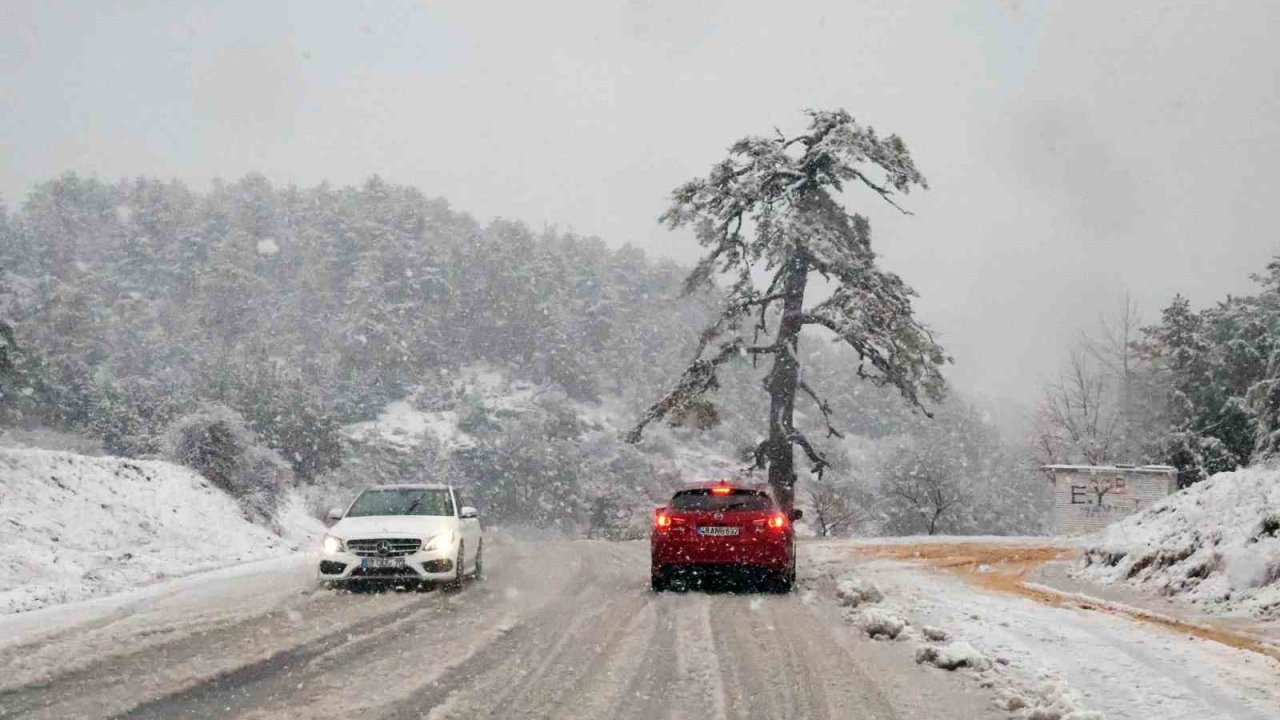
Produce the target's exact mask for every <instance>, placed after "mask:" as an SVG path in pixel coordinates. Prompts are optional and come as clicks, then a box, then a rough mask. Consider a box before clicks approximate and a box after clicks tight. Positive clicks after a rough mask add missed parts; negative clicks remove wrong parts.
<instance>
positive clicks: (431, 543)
mask: <svg viewBox="0 0 1280 720" xmlns="http://www.w3.org/2000/svg"><path fill="white" fill-rule="evenodd" d="M452 542H453V535H452V534H451V533H449V532H448V531H445V532H442V533H440V534H439V535H433V536H432V537H429V538H427V542H426V544H425V545H423V546H422V549H423V550H425V551H435V550H448V549H449V546H450V545H451V544H452Z"/></svg>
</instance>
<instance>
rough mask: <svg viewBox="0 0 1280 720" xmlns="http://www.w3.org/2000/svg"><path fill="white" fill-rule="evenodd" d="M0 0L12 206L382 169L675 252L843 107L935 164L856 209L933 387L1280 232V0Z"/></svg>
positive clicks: (1, 155) (501, 207)
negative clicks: (732, 196)
mask: <svg viewBox="0 0 1280 720" xmlns="http://www.w3.org/2000/svg"><path fill="white" fill-rule="evenodd" d="M3 4H4V7H3V16H4V17H3V20H2V21H0V197H3V198H4V200H5V202H6V203H7V204H9V205H11V206H12V205H16V204H19V203H20V202H21V200H22V198H23V196H24V194H25V192H26V189H27V188H29V187H30V186H31V185H32V184H33V183H35V182H39V181H41V180H46V179H50V178H52V177H54V176H56V175H58V174H60V173H62V172H64V171H67V170H74V171H77V172H79V173H81V174H86V175H94V176H97V177H99V178H101V179H104V180H115V179H118V178H120V177H122V176H134V175H154V176H160V177H162V178H170V177H176V178H180V179H182V180H185V181H188V182H190V183H192V184H194V185H197V186H199V187H204V186H206V185H207V183H208V181H209V180H210V179H211V178H215V177H222V178H228V179H234V178H238V177H240V176H242V175H244V174H246V173H248V172H251V171H257V172H261V173H263V174H265V175H266V176H267V177H269V178H270V179H272V180H274V181H277V182H280V183H299V184H311V183H315V182H318V181H321V180H326V179H327V180H330V181H332V182H335V183H358V182H360V181H362V180H363V179H365V178H367V177H368V176H369V175H372V174H374V173H377V174H379V175H381V176H383V177H384V178H386V179H388V180H391V181H394V182H402V183H409V184H413V185H417V186H419V187H420V188H422V189H423V191H425V192H426V193H427V194H429V195H438V196H442V197H445V198H447V199H449V201H450V202H451V203H452V204H453V205H454V206H455V207H456V208H458V209H461V210H465V211H468V212H470V213H472V214H473V215H476V216H477V217H478V218H480V219H481V220H487V219H490V218H493V217H495V216H502V217H506V218H511V219H519V220H523V221H525V222H526V223H528V224H529V225H531V226H533V227H535V228H541V227H542V226H544V225H556V226H559V227H561V228H564V229H571V230H574V231H576V232H578V233H581V234H586V235H597V236H600V237H601V238H603V239H605V240H606V241H608V242H610V243H614V244H621V243H624V242H630V243H634V244H636V245H640V246H642V247H645V248H646V249H648V250H650V251H651V252H652V253H654V254H659V255H664V256H668V257H674V258H676V259H678V260H681V261H686V262H687V261H690V260H692V258H693V257H695V253H696V251H697V248H696V246H695V245H694V244H693V243H692V241H691V239H690V238H689V237H688V236H686V235H683V234H676V235H672V234H669V233H667V232H666V231H665V230H664V229H662V228H661V227H660V226H658V224H657V223H656V217H657V216H658V215H659V214H660V213H661V212H662V210H663V209H664V207H665V204H666V198H667V193H668V192H669V191H670V190H671V188H673V187H674V186H676V185H677V184H679V183H681V182H683V181H685V180H687V179H689V178H691V177H693V176H695V175H699V174H703V173H705V171H706V170H707V168H708V167H709V166H710V164H711V163H712V162H714V161H716V160H717V159H719V158H720V157H722V156H723V152H724V148H725V147H726V146H727V145H728V144H729V143H730V142H732V141H733V140H734V139H736V138H738V137H740V136H742V135H745V134H763V133H770V132H772V128H773V127H774V126H778V127H781V128H783V129H794V128H797V127H799V126H800V125H801V124H802V123H803V121H804V118H803V117H802V116H801V114H800V113H801V111H802V110H803V109H804V108H810V107H813V108H835V107H843V108H845V109H847V110H849V111H850V112H851V113H853V114H854V116H855V117H857V118H858V119H859V120H861V121H863V122H865V123H868V124H871V125H873V126H875V127H876V128H877V129H878V130H880V131H881V132H882V133H889V132H895V133H898V134H900V135H901V136H902V137H903V138H904V139H905V140H906V141H907V144H908V146H909V147H910V148H911V150H912V152H913V154H914V155H915V158H916V162H917V164H918V166H919V167H920V168H921V169H922V170H923V171H924V173H925V174H926V176H927V177H928V179H929V183H930V190H929V191H927V192H924V193H920V194H913V195H912V196H910V197H909V198H907V199H906V201H905V204H906V205H907V206H908V207H909V208H910V209H911V210H912V211H914V213H915V215H914V216H912V217H905V216H900V215H897V214H896V213H894V212H892V211H886V209H884V208H882V207H878V206H877V205H876V202H875V201H874V199H873V198H872V197H870V196H868V195H866V194H865V193H850V194H849V195H848V197H847V200H848V202H849V204H850V207H851V208H852V209H854V210H860V211H863V212H865V213H867V214H869V215H870V216H871V217H872V220H873V224H874V230H875V236H876V240H875V246H876V248H877V250H878V251H879V252H880V253H881V255H882V259H883V262H884V263H885V264H886V265H887V266H888V267H889V268H890V269H892V270H895V271H897V272H898V273H900V274H901V275H903V276H904V278H906V280H907V281H908V282H909V283H910V284H912V285H913V286H914V287H915V288H916V289H917V290H918V291H919V292H920V295H921V298H920V299H919V302H918V307H919V311H920V313H921V315H922V317H923V319H924V320H925V321H926V322H927V323H929V324H930V325H932V326H933V327H934V328H935V329H936V330H937V331H938V332H939V333H940V334H941V336H942V339H943V342H944V344H945V345H946V346H947V347H948V349H949V350H950V352H951V353H952V354H953V355H954V356H955V358H956V362H957V364H956V366H955V367H954V369H953V370H952V372H951V375H952V377H953V378H955V381H956V383H957V384H958V385H959V386H960V387H961V388H963V389H966V390H968V391H970V392H974V393H980V394H984V395H989V396H993V397H1003V398H1009V399H1014V400H1023V401H1029V400H1030V399H1031V397H1030V396H1031V395H1032V394H1033V393H1034V392H1035V388H1036V387H1037V384H1038V383H1039V382H1040V381H1041V380H1042V379H1043V378H1045V377H1046V376H1047V375H1049V374H1050V373H1052V372H1053V371H1054V369H1055V368H1056V367H1057V365H1058V364H1059V362H1060V360H1061V358H1062V356H1063V354H1064V353H1065V351H1066V349H1067V347H1068V346H1069V345H1070V343H1071V342H1072V340H1073V338H1074V336H1075V335H1076V333H1077V332H1078V331H1079V329H1081V328H1082V327H1084V326H1086V325H1088V324H1090V323H1091V322H1093V321H1094V320H1095V319H1096V317H1097V316H1098V315H1099V313H1102V312H1104V311H1106V310H1108V309H1109V308H1114V307H1116V306H1118V305H1119V303H1120V299H1121V297H1122V296H1123V294H1124V293H1125V292H1126V291H1128V292H1130V293H1132V295H1133V297H1134V298H1135V300H1137V301H1138V303H1139V304H1140V305H1141V307H1142V309H1143V311H1144V314H1145V316H1146V317H1147V318H1148V319H1154V318H1155V317H1156V316H1157V315H1158V311H1159V308H1160V307H1161V306H1162V305H1163V304H1164V303H1166V302H1167V301H1168V299H1169V298H1170V297H1172V296H1173V294H1174V293H1179V292H1180V293H1183V294H1185V295H1189V296H1191V297H1192V299H1193V301H1195V302H1196V303H1197V304H1199V305H1203V304H1206V303H1209V302H1211V301H1214V300H1217V299H1219V298H1221V297H1222V296H1223V295H1225V294H1226V293H1228V292H1243V291H1247V290H1249V289H1250V287H1251V284H1250V282H1249V280H1248V275H1249V274H1250V273H1253V272H1257V271H1260V270H1261V269H1262V268H1263V266H1264V265H1265V263H1266V261H1267V259H1268V258H1269V257H1270V256H1271V255H1272V254H1280V242H1277V236H1276V222H1275V212H1276V206H1277V204H1278V203H1280V192H1278V191H1280V182H1278V181H1277V179H1276V178H1277V173H1276V168H1280V51H1278V50H1277V49H1276V48H1277V47H1278V44H1277V36H1278V35H1277V31H1280V24H1278V21H1280V3H1275V2H1258V3H1247V2H1238V1H1234V0H1233V2H1230V3H1211V2H1203V3H1165V2H1125V3H1115V2H1082V1H1080V0H1073V1H1070V2H1012V1H1010V0H990V1H979V0H974V1H972V2H965V3H943V2H903V1H902V0H875V1H874V2H859V1H857V0H839V1H835V2H810V1H808V0H788V2H786V3H776V2H744V1H742V0H724V1H723V2H718V1H716V0H705V1H704V0H621V1H611V0H580V1H575V2H559V1H557V0H539V1H538V2H528V1H525V0H518V1H513V2H503V3H500V2H479V1H475V0H472V1H469V2H400V3H396V2H364V3H361V2H317V1H316V0H300V1H297V2H287V3H286V2H281V3H275V2H259V1H257V0H254V1H250V2H222V3H216V7H214V5H215V4H214V3H196V2H191V3H179V2H169V1H165V2H160V1H156V2H107V1H105V0H101V1H99V0H94V1H85V2H80V3H73V2H61V3H55V2H26V1H25V0H16V1H15V0H5V2H4V3H3ZM1121 6H1123V7H1121Z"/></svg>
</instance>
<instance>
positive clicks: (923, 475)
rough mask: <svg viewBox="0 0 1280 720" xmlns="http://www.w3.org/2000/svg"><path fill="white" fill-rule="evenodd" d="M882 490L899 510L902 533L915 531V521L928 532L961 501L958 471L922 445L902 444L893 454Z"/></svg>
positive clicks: (961, 490)
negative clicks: (907, 445)
mask: <svg viewBox="0 0 1280 720" xmlns="http://www.w3.org/2000/svg"><path fill="white" fill-rule="evenodd" d="M885 480H886V485H885V492H886V494H888V496H889V497H890V499H891V500H893V501H894V504H895V505H897V507H898V509H899V510H905V512H899V513H897V515H898V516H899V519H898V523H897V525H898V527H896V528H893V529H896V530H898V531H899V532H902V533H910V532H915V531H916V529H917V527H918V526H917V525H916V523H917V522H921V523H923V525H924V529H925V531H926V532H927V533H928V534H930V535H935V534H937V532H938V525H939V523H940V522H941V521H942V519H943V518H944V517H946V515H947V513H949V512H952V511H953V510H955V509H956V508H958V507H959V506H960V505H961V503H963V502H964V501H965V493H964V490H963V488H962V487H961V480H962V478H961V474H960V473H959V472H958V469H957V468H952V467H948V466H947V462H946V460H945V459H944V456H943V455H942V454H941V453H938V452H931V451H930V448H929V447H927V446H925V447H904V448H902V449H901V450H900V451H899V452H898V454H897V455H896V456H895V458H894V460H893V463H892V467H891V469H890V471H889V473H888V475H887V477H886V478H885Z"/></svg>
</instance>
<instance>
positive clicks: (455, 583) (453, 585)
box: [447, 542, 467, 590]
mask: <svg viewBox="0 0 1280 720" xmlns="http://www.w3.org/2000/svg"><path fill="white" fill-rule="evenodd" d="M464 550H466V546H465V545H463V544H462V543H461V542H459V543H458V559H457V560H454V561H453V579H452V580H449V581H448V583H447V585H448V586H449V588H450V589H453V590H457V589H458V588H460V587H462V581H463V580H464V579H466V577H467V576H466V574H465V572H464V570H463V567H462V561H463V560H464V559H465V558H466V557H467V556H466V555H465V554H464V552H463V551H464Z"/></svg>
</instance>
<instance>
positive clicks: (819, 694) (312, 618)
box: [0, 542, 1003, 720]
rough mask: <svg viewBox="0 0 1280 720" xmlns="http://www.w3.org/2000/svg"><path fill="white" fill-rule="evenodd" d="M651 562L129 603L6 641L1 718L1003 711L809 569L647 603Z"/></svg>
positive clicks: (547, 559) (539, 558)
mask: <svg viewBox="0 0 1280 720" xmlns="http://www.w3.org/2000/svg"><path fill="white" fill-rule="evenodd" d="M647 551H648V548H647V546H646V545H644V544H642V543H604V542H561V543H528V544H520V543H514V542H508V543H503V544H497V543H495V544H494V546H493V547H492V549H490V548H486V555H487V559H488V561H489V562H488V565H489V575H488V578H487V579H486V580H484V581H483V582H479V583H470V584H468V585H467V586H465V587H464V588H462V589H461V590H458V591H448V592H445V591H430V592H418V593H415V592H393V593H386V594H361V593H336V592H331V591H323V590H315V589H312V588H311V587H310V584H309V583H310V581H309V580H308V579H306V575H304V574H301V573H302V571H303V569H304V568H303V566H302V564H301V563H299V565H298V567H297V568H295V570H294V571H292V572H289V573H286V572H283V571H281V572H280V573H278V574H273V573H271V572H264V573H262V574H261V576H260V577H257V578H256V579H255V580H254V581H253V582H252V583H245V582H242V583H240V584H228V587H227V589H225V590H224V591H221V592H217V593H211V594H209V597H208V598H207V599H206V598H205V597H204V596H203V595H201V594H196V593H189V594H188V595H185V596H184V595H181V594H178V595H173V596H164V597H160V598H157V599H154V600H147V601H139V602H138V603H136V604H134V605H132V606H126V607H124V608H116V609H114V610H112V611H111V612H109V613H103V614H102V615H101V616H98V617H87V618H84V619H82V620H78V621H77V622H74V623H69V624H66V625H65V626H64V627H60V628H59V629H57V631H56V632H48V633H33V634H31V635H30V637H28V638H23V639H21V640H19V641H18V642H10V643H8V644H4V645H2V646H0V669H2V670H3V677H0V718H17V717H22V718H94V717H128V718H209V717H238V718H284V717H288V718H330V717H332V718H338V717H343V718H346V717H355V716H358V717H361V718H368V719H372V718H388V719H390V718H424V717H425V718H433V719H434V718H490V717H491V718H637V719H639V718H644V719H645V720H651V719H653V718H748V717H749V718H850V719H856V720H873V719H875V720H892V719H895V718H903V719H906V718H918V717H929V718H957V719H959V718H964V719H966V720H982V719H984V718H995V717H1002V716H1003V715H1002V714H1000V713H997V712H996V711H995V710H994V709H992V706H991V701H990V698H989V697H987V696H986V695H984V694H982V692H981V691H979V690H977V689H975V688H974V687H973V685H972V683H966V682H964V681H963V679H961V678H959V677H953V676H948V675H945V674H940V673H937V672H929V671H928V670H926V669H924V668H920V667H918V666H916V665H915V664H914V662H913V661H912V659H911V657H910V654H909V652H908V651H907V649H905V648H900V647H894V646H893V644H892V643H888V644H885V643H874V642H871V641H869V640H867V639H865V637H859V635H858V633H857V631H856V629H855V628H854V627H852V626H850V625H849V624H848V623H846V622H845V621H844V620H843V619H841V618H840V616H839V614H838V612H837V610H836V608H835V607H834V606H833V605H832V604H831V601H830V597H831V593H830V592H829V591H828V590H829V588H824V587H822V586H821V584H820V582H819V580H817V579H813V578H810V579H808V580H803V577H804V572H803V570H802V573H801V574H802V582H801V587H800V589H799V590H798V591H797V592H795V593H793V594H791V595H786V596H776V595H759V594H751V593H741V594H735V593H703V592H689V593H664V594H661V595H655V594H653V593H651V592H650V591H649V590H648V588H647V559H648V558H647ZM802 561H803V555H802Z"/></svg>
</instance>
